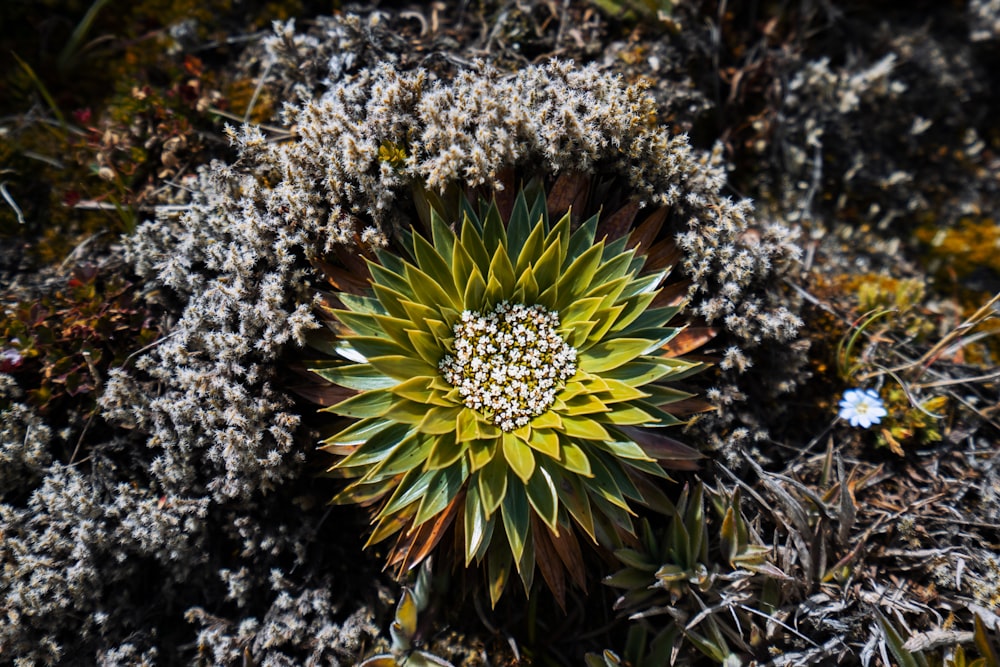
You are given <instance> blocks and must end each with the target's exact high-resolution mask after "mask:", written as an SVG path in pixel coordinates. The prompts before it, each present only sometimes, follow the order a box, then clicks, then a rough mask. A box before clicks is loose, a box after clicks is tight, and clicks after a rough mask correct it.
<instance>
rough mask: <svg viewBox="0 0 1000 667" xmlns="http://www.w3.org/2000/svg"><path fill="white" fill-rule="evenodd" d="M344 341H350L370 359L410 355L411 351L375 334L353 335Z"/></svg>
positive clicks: (352, 345)
mask: <svg viewBox="0 0 1000 667" xmlns="http://www.w3.org/2000/svg"><path fill="white" fill-rule="evenodd" d="M343 342H345V343H350V345H351V347H352V348H354V349H355V350H357V351H358V352H359V353H361V354H362V355H363V356H364V357H365V358H366V359H368V360H371V359H372V358H373V357H389V356H399V357H408V356H409V355H410V351H409V350H407V349H406V348H405V347H403V346H402V345H400V344H399V343H395V342H393V341H391V340H388V339H387V338H385V337H384V336H383V337H381V338H378V337H375V336H351V337H350V338H349V339H345V340H344V341H343ZM387 375H388V374H387Z"/></svg>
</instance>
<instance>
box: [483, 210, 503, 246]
mask: <svg viewBox="0 0 1000 667" xmlns="http://www.w3.org/2000/svg"><path fill="white" fill-rule="evenodd" d="M483 244H484V245H485V246H486V251H487V253H489V254H490V255H492V254H493V253H494V252H496V250H498V249H499V248H503V249H504V250H505V251H506V249H507V231H506V229H505V228H504V224H503V219H502V218H501V217H500V211H499V209H497V203H496V201H493V202H491V203H490V207H489V208H488V209H487V211H486V215H484V216H483ZM504 254H506V253H504Z"/></svg>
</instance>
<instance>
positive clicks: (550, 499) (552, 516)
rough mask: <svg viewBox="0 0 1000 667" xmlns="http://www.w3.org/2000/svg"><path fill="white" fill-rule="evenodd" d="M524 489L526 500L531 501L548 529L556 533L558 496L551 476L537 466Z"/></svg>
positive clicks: (557, 530)
mask: <svg viewBox="0 0 1000 667" xmlns="http://www.w3.org/2000/svg"><path fill="white" fill-rule="evenodd" d="M525 491H527V494H528V502H529V503H531V506H532V507H533V508H534V510H535V513H536V514H538V516H539V517H541V519H542V521H544V522H545V525H547V526H548V527H549V530H551V531H552V532H553V533H555V534H556V535H558V534H559V526H558V521H557V519H558V516H559V497H558V495H557V494H556V487H555V484H553V482H552V476H551V475H550V474H549V473H548V472H547V471H546V470H545V468H543V467H542V466H538V467H537V468H535V474H533V475H532V476H531V479H529V480H528V484H527V486H526V487H525Z"/></svg>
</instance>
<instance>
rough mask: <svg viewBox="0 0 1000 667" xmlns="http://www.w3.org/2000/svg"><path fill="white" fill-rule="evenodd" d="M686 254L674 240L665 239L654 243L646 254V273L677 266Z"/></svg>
mask: <svg viewBox="0 0 1000 667" xmlns="http://www.w3.org/2000/svg"><path fill="white" fill-rule="evenodd" d="M683 256H684V254H683V253H682V252H681V249H680V248H678V247H677V244H676V243H675V242H674V240H673V239H663V240H662V241H658V242H656V243H654V244H653V245H652V246H651V247H649V249H648V251H647V252H646V265H645V267H643V268H644V270H645V271H662V270H664V269H666V268H668V267H672V266H677V263H678V262H680V261H681V258H683Z"/></svg>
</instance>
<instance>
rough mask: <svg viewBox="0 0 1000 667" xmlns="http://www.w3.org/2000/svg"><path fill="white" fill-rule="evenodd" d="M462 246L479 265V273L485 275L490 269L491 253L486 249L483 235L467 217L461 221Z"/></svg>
mask: <svg viewBox="0 0 1000 667" xmlns="http://www.w3.org/2000/svg"><path fill="white" fill-rule="evenodd" d="M462 248H464V249H465V251H466V252H467V253H468V254H469V257H471V258H472V261H474V262H475V263H476V266H477V267H479V272H480V274H482V275H484V276H485V275H487V274H488V273H489V270H490V256H491V253H490V252H489V251H488V250H487V249H486V244H485V243H483V237H482V236H481V235H480V233H479V232H478V231H477V230H476V227H475V225H474V224H472V222H470V220H469V219H468V218H467V219H465V220H464V221H463V222H462Z"/></svg>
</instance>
